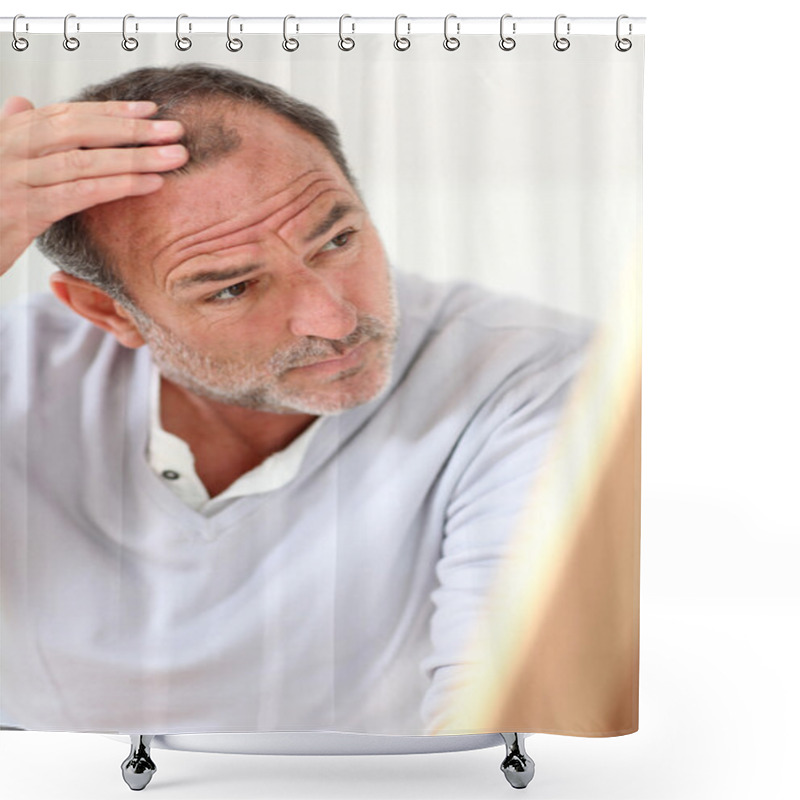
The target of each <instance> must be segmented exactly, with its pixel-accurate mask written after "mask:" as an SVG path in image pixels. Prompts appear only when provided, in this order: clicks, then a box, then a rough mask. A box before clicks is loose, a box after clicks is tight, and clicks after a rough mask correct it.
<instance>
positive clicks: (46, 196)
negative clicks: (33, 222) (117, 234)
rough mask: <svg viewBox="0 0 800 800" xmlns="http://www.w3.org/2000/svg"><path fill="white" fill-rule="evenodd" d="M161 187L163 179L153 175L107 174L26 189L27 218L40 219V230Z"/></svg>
mask: <svg viewBox="0 0 800 800" xmlns="http://www.w3.org/2000/svg"><path fill="white" fill-rule="evenodd" d="M163 185H164V178H163V177H161V175H156V174H153V173H148V174H143V175H136V174H125V175H110V176H106V177H103V178H86V179H83V180H77V181H71V182H69V183H57V184H54V185H52V186H44V187H41V188H37V189H31V190H29V195H28V210H29V213H30V216H31V217H32V218H34V219H38V220H40V226H39V227H41V229H42V230H45V229H46V228H47V227H49V226H50V225H52V224H53V223H54V222H56V221H57V220H59V219H62V218H63V217H66V216H69V215H70V214H75V213H77V212H78V211H83V210H84V209H87V208H90V207H91V206H96V205H100V204H101V203H110V202H112V201H113V200H119V199H121V198H123V197H132V196H134V195H142V194H149V193H150V192H154V191H156V190H157V189H160V188H161V187H162V186H163Z"/></svg>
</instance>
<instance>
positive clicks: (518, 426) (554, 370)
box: [422, 333, 588, 733]
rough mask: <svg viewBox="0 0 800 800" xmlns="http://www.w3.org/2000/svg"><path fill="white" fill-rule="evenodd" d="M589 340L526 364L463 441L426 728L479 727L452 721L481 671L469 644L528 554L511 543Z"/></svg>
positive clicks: (487, 663) (434, 635)
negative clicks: (513, 564) (517, 561)
mask: <svg viewBox="0 0 800 800" xmlns="http://www.w3.org/2000/svg"><path fill="white" fill-rule="evenodd" d="M587 340H588V333H585V334H580V335H576V336H575V337H574V338H573V339H572V344H566V345H565V346H564V349H562V351H561V355H560V356H559V357H558V358H555V359H553V360H552V361H551V362H550V363H549V364H548V365H547V366H546V367H544V368H530V369H524V370H522V371H520V372H519V373H518V374H517V375H515V376H513V377H512V378H511V379H509V381H508V382H507V385H506V386H504V387H501V388H500V389H498V391H497V393H496V394H495V396H494V397H493V398H492V399H491V400H490V401H489V402H487V404H486V405H485V406H484V408H483V409H482V410H481V412H480V413H479V414H478V415H476V417H475V419H474V420H473V423H472V424H471V425H470V428H469V429H468V431H466V432H465V435H464V437H462V441H461V442H460V444H459V449H460V450H461V454H460V460H461V464H462V466H461V477H460V479H459V481H458V484H457V485H456V488H455V491H454V492H453V495H452V497H451V500H450V504H449V508H448V516H447V520H446V522H445V530H444V541H443V546H442V555H441V558H440V561H439V564H438V566H437V576H438V578H439V587H438V588H437V589H436V591H435V592H434V594H433V600H434V603H435V605H436V611H435V613H434V615H433V619H432V621H431V640H432V646H433V649H432V652H431V655H430V657H429V658H427V659H426V661H425V662H424V664H423V666H424V668H425V670H426V673H427V674H428V675H429V677H430V679H431V683H430V687H429V689H428V692H427V694H426V697H425V701H424V704H423V708H422V714H423V718H424V722H425V727H426V731H427V732H432V733H470V732H473V731H471V730H458V731H456V730H450V729H449V727H450V726H449V720H450V719H451V717H452V715H453V711H454V708H453V705H452V702H453V698H454V697H455V696H457V692H459V691H463V687H464V685H465V684H468V683H469V681H470V675H471V674H473V673H472V672H471V670H472V669H473V667H474V666H475V665H472V664H469V663H467V662H466V659H467V658H470V657H472V658H474V657H475V651H474V650H473V649H471V647H470V645H471V644H472V643H473V642H474V638H475V637H476V636H477V635H478V634H479V629H478V625H479V623H480V622H481V621H482V619H483V616H484V613H485V611H486V605H487V602H488V600H489V596H490V593H491V592H492V591H493V590H495V589H496V588H497V584H496V582H497V580H498V577H501V576H502V567H503V565H504V564H507V562H508V561H509V560H510V559H513V558H515V557H524V554H519V553H512V552H510V549H509V542H510V540H511V538H512V536H513V534H514V533H515V531H516V528H517V526H518V524H519V520H520V517H521V512H522V511H523V509H524V507H525V504H526V502H527V501H528V499H529V497H530V493H531V491H532V489H533V488H534V485H535V482H536V480H537V478H539V477H540V475H541V472H542V469H543V468H544V467H545V464H546V460H547V454H548V451H549V448H550V445H551V443H552V440H553V437H554V434H555V432H556V430H557V429H558V426H559V423H560V420H561V418H562V414H563V411H564V408H565V405H566V402H567V399H568V397H569V396H570V393H571V390H572V386H573V382H574V378H575V376H576V375H577V374H578V372H579V370H580V368H581V366H582V364H583V363H584V358H585V352H586V350H585V347H586V342H587ZM540 367H541V365H540ZM456 458H459V456H456ZM508 602H509V603H512V604H513V603H514V598H513V597H510V598H508ZM493 659H494V654H493V653H491V652H483V653H481V661H482V666H481V667H480V668H481V669H482V670H486V669H488V670H492V669H493V668H494V666H502V665H495V664H494V661H493ZM499 672H501V670H499Z"/></svg>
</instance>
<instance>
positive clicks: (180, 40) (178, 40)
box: [175, 14, 192, 53]
mask: <svg viewBox="0 0 800 800" xmlns="http://www.w3.org/2000/svg"><path fill="white" fill-rule="evenodd" d="M188 17H189V15H188V14H178V16H177V17H176V18H175V47H176V48H177V49H178V50H180V51H181V52H183V53H185V52H186V51H187V50H188V49H189V48H190V47H191V46H192V40H191V39H190V38H189V37H188V36H184V35H183V34H182V33H181V20H182V19H188ZM191 31H192V23H191V22H190V23H189V32H190V33H191Z"/></svg>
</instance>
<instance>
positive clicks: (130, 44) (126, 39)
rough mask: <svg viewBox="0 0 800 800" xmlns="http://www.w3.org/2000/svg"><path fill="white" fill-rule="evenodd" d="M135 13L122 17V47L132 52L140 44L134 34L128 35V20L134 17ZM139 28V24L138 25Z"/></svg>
mask: <svg viewBox="0 0 800 800" xmlns="http://www.w3.org/2000/svg"><path fill="white" fill-rule="evenodd" d="M133 18H134V17H133V14H126V15H125V16H124V17H123V18H122V49H123V50H127V51H128V52H130V51H131V50H135V49H136V48H137V47H138V46H139V40H138V39H135V38H134V37H133V36H128V20H129V19H133ZM136 27H137V30H138V27H139V26H138V25H137V26H136Z"/></svg>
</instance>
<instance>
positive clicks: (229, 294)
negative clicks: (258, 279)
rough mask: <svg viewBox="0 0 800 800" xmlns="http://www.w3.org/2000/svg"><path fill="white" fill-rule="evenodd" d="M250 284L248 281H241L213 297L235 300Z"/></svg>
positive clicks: (213, 298) (214, 298) (215, 298)
mask: <svg viewBox="0 0 800 800" xmlns="http://www.w3.org/2000/svg"><path fill="white" fill-rule="evenodd" d="M248 285H249V282H248V281H241V282H240V283H234V284H233V286H228V287H226V288H225V289H223V290H222V291H221V292H217V293H216V294H215V295H214V296H213V297H212V298H211V299H212V300H233V299H234V298H236V297H241V296H242V295H243V294H244V293H245V292H246V291H247V287H248Z"/></svg>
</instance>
